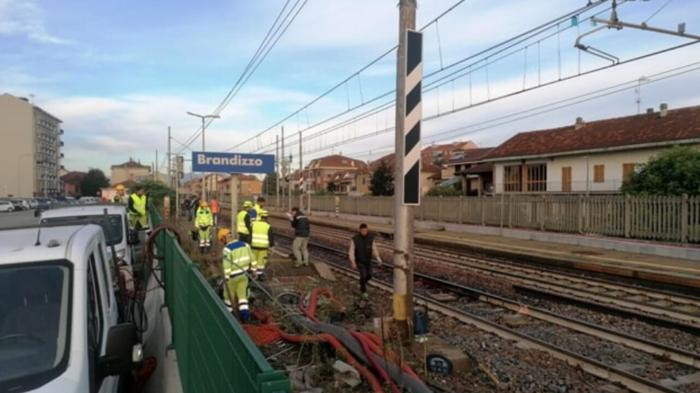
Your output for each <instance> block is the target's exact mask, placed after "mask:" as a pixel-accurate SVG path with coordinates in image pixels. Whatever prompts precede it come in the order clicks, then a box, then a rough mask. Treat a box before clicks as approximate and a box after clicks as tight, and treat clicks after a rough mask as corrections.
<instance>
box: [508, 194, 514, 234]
mask: <svg viewBox="0 0 700 393" xmlns="http://www.w3.org/2000/svg"><path fill="white" fill-rule="evenodd" d="M508 228H513V195H512V194H511V195H509V196H508Z"/></svg>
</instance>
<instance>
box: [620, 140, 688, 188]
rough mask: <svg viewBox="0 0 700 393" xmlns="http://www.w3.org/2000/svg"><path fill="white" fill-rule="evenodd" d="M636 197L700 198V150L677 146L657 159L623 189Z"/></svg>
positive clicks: (638, 170)
mask: <svg viewBox="0 0 700 393" xmlns="http://www.w3.org/2000/svg"><path fill="white" fill-rule="evenodd" d="M622 192H624V193H626V194H633V195H682V194H688V195H700V150H697V149H694V148H691V147H681V146H677V147H674V148H671V149H668V150H666V151H664V152H662V153H660V154H659V155H658V156H656V157H653V158H652V159H651V160H649V162H647V163H646V164H642V165H640V166H639V167H638V168H637V170H635V172H634V173H633V174H632V175H631V176H630V177H629V179H627V180H626V181H625V182H624V183H623V185H622Z"/></svg>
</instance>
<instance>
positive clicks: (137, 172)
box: [110, 157, 153, 186]
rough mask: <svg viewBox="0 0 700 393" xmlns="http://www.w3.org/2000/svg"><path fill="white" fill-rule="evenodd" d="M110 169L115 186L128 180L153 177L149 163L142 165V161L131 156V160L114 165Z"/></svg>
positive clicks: (136, 180)
mask: <svg viewBox="0 0 700 393" xmlns="http://www.w3.org/2000/svg"><path fill="white" fill-rule="evenodd" d="M110 169H111V171H112V176H111V178H110V179H111V183H112V185H113V186H116V185H117V184H123V183H124V182H126V181H132V182H139V181H141V180H145V179H150V178H152V177H153V173H152V172H151V167H150V166H149V165H142V164H141V162H140V161H138V162H137V161H134V159H133V158H131V157H129V161H126V162H124V163H121V164H118V165H112V167H111V168H110Z"/></svg>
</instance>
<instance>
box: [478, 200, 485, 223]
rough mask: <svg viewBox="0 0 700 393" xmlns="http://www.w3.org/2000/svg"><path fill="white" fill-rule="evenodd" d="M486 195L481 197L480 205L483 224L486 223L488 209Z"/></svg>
mask: <svg viewBox="0 0 700 393" xmlns="http://www.w3.org/2000/svg"><path fill="white" fill-rule="evenodd" d="M485 205H486V204H485V203H484V196H483V195H482V196H480V197H479V206H480V207H481V226H484V225H486V209H484V206H485Z"/></svg>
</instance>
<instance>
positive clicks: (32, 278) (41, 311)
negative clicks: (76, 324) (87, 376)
mask: <svg viewBox="0 0 700 393" xmlns="http://www.w3.org/2000/svg"><path fill="white" fill-rule="evenodd" d="M70 291H71V268H70V265H69V263H68V262H67V261H57V262H49V263H41V264H35V263H25V264H13V265H0V391H3V392H5V391H12V392H24V391H27V390H30V389H33V388H36V387H38V386H41V385H43V384H44V383H46V382H48V381H50V380H51V379H53V378H55V377H56V376H57V375H59V374H60V373H62V372H63V370H65V368H66V366H67V363H68V353H69V340H70V330H69V324H70V317H71V316H70V313H71V307H70V301H71V296H70V293H71V292H70Z"/></svg>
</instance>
